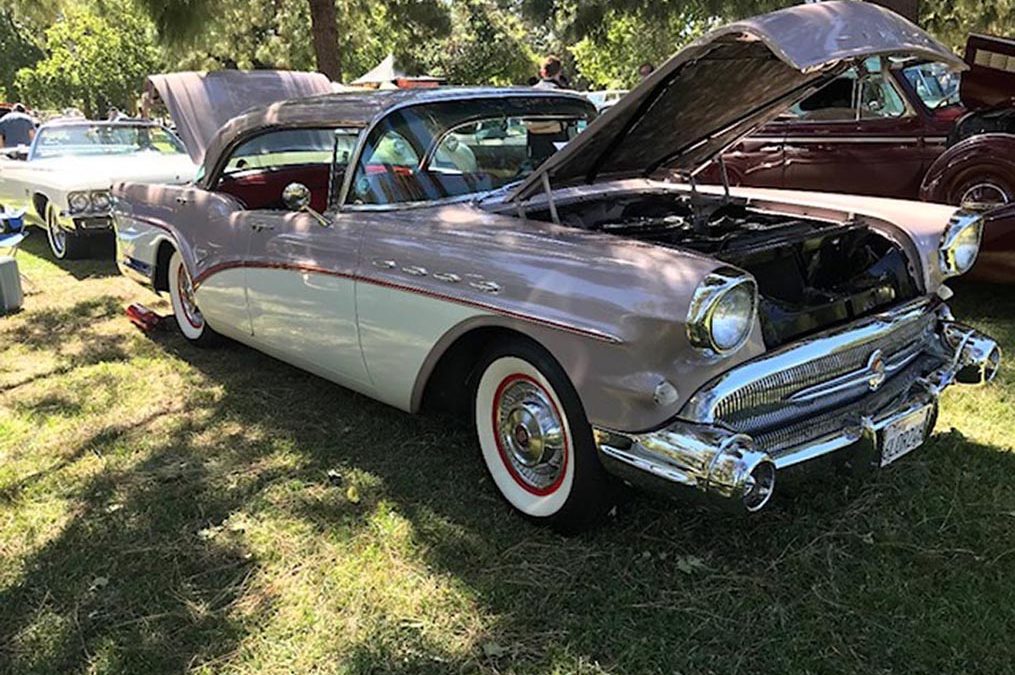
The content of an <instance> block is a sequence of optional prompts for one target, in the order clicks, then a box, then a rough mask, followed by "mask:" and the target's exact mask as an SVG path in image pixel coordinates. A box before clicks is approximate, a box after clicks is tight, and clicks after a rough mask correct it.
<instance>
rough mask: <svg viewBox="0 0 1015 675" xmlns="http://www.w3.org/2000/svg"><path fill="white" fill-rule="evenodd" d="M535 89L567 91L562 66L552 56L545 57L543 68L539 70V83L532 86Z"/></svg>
mask: <svg viewBox="0 0 1015 675" xmlns="http://www.w3.org/2000/svg"><path fill="white" fill-rule="evenodd" d="M532 86H533V87H535V88H536V89H567V87H568V81H567V76H565V75H564V64H562V63H561V62H560V59H559V58H558V57H556V56H554V55H553V54H550V55H549V56H547V57H546V60H545V61H543V67H542V68H540V69H539V82H536V83H535V84H534V85H532Z"/></svg>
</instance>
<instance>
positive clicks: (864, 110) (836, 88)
mask: <svg viewBox="0 0 1015 675" xmlns="http://www.w3.org/2000/svg"><path fill="white" fill-rule="evenodd" d="M789 113H790V116H791V117H795V118H796V119H799V120H803V121H810V122H849V121H856V120H857V119H865V120H866V119H880V118H895V117H902V116H903V115H905V114H906V104H905V102H904V101H903V99H902V96H901V95H900V94H899V91H898V89H897V88H896V86H895V84H894V83H893V82H892V79H891V76H890V75H888V74H887V73H886V72H885V70H884V69H883V67H882V61H881V59H880V58H877V57H874V58H870V59H867V60H866V61H865V62H864V64H863V68H862V69H860V68H850V69H849V70H848V71H846V73H844V74H843V75H840V76H839V77H837V78H835V79H834V80H832V81H831V82H830V83H829V84H828V85H826V86H825V87H824V88H822V89H821V90H819V91H817V92H815V93H814V94H812V95H811V96H809V97H808V98H806V99H804V100H803V101H801V102H800V103H797V104H796V105H794V106H793V107H792V108H790V110H789Z"/></svg>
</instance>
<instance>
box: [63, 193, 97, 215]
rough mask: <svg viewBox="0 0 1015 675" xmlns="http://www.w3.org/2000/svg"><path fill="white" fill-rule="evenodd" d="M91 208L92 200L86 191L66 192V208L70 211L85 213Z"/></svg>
mask: <svg viewBox="0 0 1015 675" xmlns="http://www.w3.org/2000/svg"><path fill="white" fill-rule="evenodd" d="M75 202H77V203H75ZM91 208H92V200H91V197H89V196H88V193H87V192H70V193H68V194H67V210H68V211H70V212H71V213H85V212H86V211H88V210H90V209H91Z"/></svg>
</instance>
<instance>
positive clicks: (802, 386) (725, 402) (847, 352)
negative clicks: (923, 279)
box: [712, 312, 936, 433]
mask: <svg viewBox="0 0 1015 675" xmlns="http://www.w3.org/2000/svg"><path fill="white" fill-rule="evenodd" d="M935 321H936V318H935V316H934V314H933V313H931V312H918V313H915V314H913V315H911V316H909V317H908V318H907V320H905V321H899V322H898V323H897V325H895V326H892V327H891V328H890V329H887V328H886V329H885V330H884V331H882V332H880V333H879V334H877V335H874V336H872V337H871V338H870V339H865V340H861V341H859V342H857V343H856V344H850V345H848V346H846V347H844V348H842V349H837V350H836V351H834V352H832V353H828V354H825V355H823V356H818V357H816V358H812V359H810V360H807V361H804V362H797V363H794V364H792V365H790V366H789V367H785V368H782V369H773V370H772V372H769V373H764V374H762V376H753V377H750V378H749V379H747V381H745V382H744V383H743V384H742V385H738V384H737V381H736V377H737V375H738V373H737V372H736V371H734V372H731V373H730V374H729V378H730V380H731V382H732V384H733V386H732V387H727V388H726V390H725V391H724V392H723V395H722V396H721V398H718V399H717V400H714V401H713V402H712V411H713V414H714V419H715V421H716V422H721V423H723V424H724V425H726V426H728V427H730V428H731V429H734V430H736V431H742V432H745V433H752V432H756V431H758V430H765V429H769V428H773V427H776V426H779V425H782V426H785V425H786V424H788V423H791V422H793V421H795V420H798V419H801V418H804V417H811V416H814V415H817V414H819V413H821V412H823V411H825V410H828V409H832V408H835V407H837V406H842V405H844V404H846V403H849V402H850V401H853V400H856V399H857V398H860V397H862V396H865V395H868V394H870V393H871V392H870V388H869V387H868V385H867V382H866V379H865V377H864V374H865V372H866V369H867V367H868V362H869V360H870V358H871V355H872V354H873V353H874V352H875V351H876V350H881V352H882V355H883V360H884V363H885V366H886V370H887V373H888V374H889V381H891V379H892V376H894V375H895V374H896V373H899V372H900V371H901V370H902V369H904V368H905V367H906V366H907V365H908V364H910V363H911V362H912V361H913V360H914V359H916V358H917V357H918V356H919V355H920V354H921V353H922V352H924V351H925V350H926V349H927V347H928V345H929V343H930V341H931V339H932V338H933V335H934V330H933V329H934V323H935ZM850 374H856V376H857V380H856V382H854V383H852V384H850V385H849V386H846V387H843V388H841V389H839V390H836V391H829V392H828V393H825V394H821V395H819V396H814V397H810V398H808V399H806V400H790V399H791V397H793V395H794V394H799V393H800V392H803V391H804V390H808V389H809V388H812V387H816V386H819V385H823V384H826V383H829V382H830V381H831V380H835V379H836V378H842V377H846V378H847V379H849V376H850ZM886 385H887V383H886Z"/></svg>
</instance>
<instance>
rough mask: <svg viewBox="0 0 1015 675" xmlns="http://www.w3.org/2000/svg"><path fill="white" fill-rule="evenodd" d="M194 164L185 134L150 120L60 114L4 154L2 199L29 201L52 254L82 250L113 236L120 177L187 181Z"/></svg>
mask: <svg viewBox="0 0 1015 675" xmlns="http://www.w3.org/2000/svg"><path fill="white" fill-rule="evenodd" d="M195 170H196V167H195V166H194V165H193V164H192V163H191V161H190V160H189V159H188V158H187V155H186V154H185V153H184V151H183V145H182V144H181V143H180V140H179V139H178V138H177V137H176V136H175V135H173V133H172V132H170V131H169V130H168V129H164V128H163V127H161V126H159V125H157V124H154V123H152V122H144V121H137V120H129V121H123V122H94V121H89V120H83V119H66V120H57V121H53V122H50V123H48V124H44V125H42V127H40V128H39V130H38V132H37V133H36V135H35V140H34V141H33V142H32V144H31V146H29V147H27V148H25V147H21V148H7V149H5V150H4V153H3V155H0V205H2V206H5V207H7V208H23V209H24V210H25V213H26V215H27V216H28V218H29V219H30V220H31V221H33V222H34V223H35V224H38V225H40V226H42V227H43V228H44V229H45V230H46V235H47V239H48V240H49V247H50V249H51V250H52V251H53V255H54V256H56V257H57V258H61V259H63V258H79V257H82V256H84V255H86V254H87V253H88V250H89V243H90V242H91V241H93V240H94V239H95V237H97V236H99V237H102V236H104V237H106V238H108V237H109V236H110V235H109V233H110V230H111V228H112V223H111V220H110V208H111V206H112V200H111V198H110V193H109V188H110V187H111V186H112V184H113V183H114V182H118V181H122V180H127V179H130V180H135V181H143V180H148V181H151V182H154V183H186V182H188V181H189V180H191V179H192V178H193V177H194V172H195Z"/></svg>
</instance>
